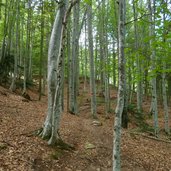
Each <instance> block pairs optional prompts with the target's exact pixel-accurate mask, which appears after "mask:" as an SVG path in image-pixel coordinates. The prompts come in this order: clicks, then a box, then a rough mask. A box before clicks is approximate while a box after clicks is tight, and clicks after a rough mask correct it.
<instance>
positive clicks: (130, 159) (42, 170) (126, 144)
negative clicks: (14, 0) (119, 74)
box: [0, 87, 171, 171]
mask: <svg viewBox="0 0 171 171" xmlns="http://www.w3.org/2000/svg"><path fill="white" fill-rule="evenodd" d="M30 94H31V97H32V99H34V100H36V99H37V95H36V94H34V93H30ZM22 99H23V98H22V97H21V96H18V95H16V94H11V93H10V92H8V91H7V90H5V89H4V88H2V87H0V171H111V170H112V146H113V145H112V140H113V139H112V136H113V135H112V134H113V129H112V128H113V115H112V114H111V115H110V119H107V120H106V119H105V116H104V111H103V104H100V105H99V107H98V113H99V114H98V117H99V120H100V122H101V123H102V125H101V126H94V125H93V124H92V122H93V120H92V118H91V117H90V106H89V105H86V106H81V107H80V116H74V115H70V114H68V113H66V112H64V113H63V117H62V123H61V131H60V133H61V136H62V138H63V140H64V141H65V142H67V143H69V144H72V145H73V146H74V147H75V150H74V151H64V150H59V149H58V150H57V149H54V148H51V147H49V146H48V145H47V142H46V141H44V140H42V139H41V138H39V137H35V136H29V135H30V134H29V133H30V132H32V131H34V130H36V129H38V128H40V127H41V126H42V124H43V121H44V118H45V115H46V108H47V99H46V97H43V99H42V101H41V102H39V101H29V102H24V101H22ZM83 101H84V99H83ZM82 104H83V103H82ZM128 131H129V130H123V132H122V145H121V149H122V156H121V159H122V170H123V171H129V170H130V171H169V170H171V144H169V143H163V142H159V141H155V140H151V139H148V138H145V137H142V136H140V135H133V134H130V133H129V132H128Z"/></svg>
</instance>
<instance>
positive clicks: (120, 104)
mask: <svg viewBox="0 0 171 171" xmlns="http://www.w3.org/2000/svg"><path fill="white" fill-rule="evenodd" d="M124 8H125V0H120V1H119V22H118V24H119V25H118V37H119V90H118V101H117V107H116V110H115V122H114V138H113V171H120V170H121V164H120V143H121V123H122V122H121V121H122V113H123V109H124V98H125V97H124V92H125V79H126V78H125V57H124V36H125V26H124V18H125V16H124V15H125V9H124Z"/></svg>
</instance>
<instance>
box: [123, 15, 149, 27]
mask: <svg viewBox="0 0 171 171" xmlns="http://www.w3.org/2000/svg"><path fill="white" fill-rule="evenodd" d="M148 15H151V14H144V15H142V16H140V17H138V18H136V19H134V20H131V21H129V22H127V23H125V25H128V24H131V23H132V22H134V21H137V20H139V19H142V18H143V17H145V16H148Z"/></svg>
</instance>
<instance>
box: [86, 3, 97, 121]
mask: <svg viewBox="0 0 171 171" xmlns="http://www.w3.org/2000/svg"><path fill="white" fill-rule="evenodd" d="M87 16H88V21H87V24H88V42H89V58H90V94H91V113H92V116H93V118H97V112H96V86H95V68H94V55H93V33H92V0H91V2H90V5H88V11H87Z"/></svg>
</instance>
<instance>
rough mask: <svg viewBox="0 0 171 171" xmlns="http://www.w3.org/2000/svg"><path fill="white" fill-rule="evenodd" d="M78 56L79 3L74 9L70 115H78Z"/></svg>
mask: <svg viewBox="0 0 171 171" xmlns="http://www.w3.org/2000/svg"><path fill="white" fill-rule="evenodd" d="M78 55H79V3H77V4H76V5H75V6H74V8H73V31H72V58H71V74H70V77H71V85H70V102H69V104H70V113H72V114H77V113H78V104H77V92H78V75H79V71H78V69H79V66H78Z"/></svg>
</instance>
